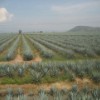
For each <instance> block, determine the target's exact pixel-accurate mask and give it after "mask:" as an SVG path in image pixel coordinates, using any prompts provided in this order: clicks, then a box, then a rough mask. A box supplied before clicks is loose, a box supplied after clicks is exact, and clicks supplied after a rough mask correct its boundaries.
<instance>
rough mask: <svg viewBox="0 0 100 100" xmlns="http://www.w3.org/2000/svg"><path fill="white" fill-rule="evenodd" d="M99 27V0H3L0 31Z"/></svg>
mask: <svg viewBox="0 0 100 100" xmlns="http://www.w3.org/2000/svg"><path fill="white" fill-rule="evenodd" d="M77 25H85V26H94V27H96V26H98V27H100V0H0V33H1V32H17V31H18V30H19V29H22V30H23V31H25V32H31V31H40V30H42V31H67V30H69V29H70V28H72V27H74V26H77Z"/></svg>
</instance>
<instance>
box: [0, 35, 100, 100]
mask: <svg viewBox="0 0 100 100" xmlns="http://www.w3.org/2000/svg"><path fill="white" fill-rule="evenodd" d="M0 100H100V35H64V34H0Z"/></svg>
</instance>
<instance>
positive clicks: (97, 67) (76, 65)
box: [0, 60, 100, 83]
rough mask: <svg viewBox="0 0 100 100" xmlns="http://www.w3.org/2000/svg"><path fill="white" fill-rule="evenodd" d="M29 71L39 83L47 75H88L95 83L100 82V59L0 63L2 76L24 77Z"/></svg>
mask: <svg viewBox="0 0 100 100" xmlns="http://www.w3.org/2000/svg"><path fill="white" fill-rule="evenodd" d="M26 72H29V74H30V77H31V79H32V81H33V83H39V82H41V80H42V79H43V78H45V77H46V76H48V77H51V78H57V77H62V76H64V77H65V79H66V80H67V79H69V80H70V81H74V80H75V78H76V77H80V78H84V77H87V78H89V79H91V80H93V81H94V82H95V83H100V61H96V60H89V61H87V60H86V61H82V62H81V61H79V62H68V61H64V62H62V61H61V62H59V61H58V62H53V61H51V62H41V63H35V62H33V63H31V64H28V63H24V64H0V76H8V77H14V76H15V73H16V75H18V76H19V77H24V75H25V73H26Z"/></svg>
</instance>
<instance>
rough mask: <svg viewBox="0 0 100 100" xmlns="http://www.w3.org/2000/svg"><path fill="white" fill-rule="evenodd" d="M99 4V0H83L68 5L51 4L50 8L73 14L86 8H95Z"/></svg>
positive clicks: (57, 11)
mask: <svg viewBox="0 0 100 100" xmlns="http://www.w3.org/2000/svg"><path fill="white" fill-rule="evenodd" d="M99 6H100V1H92V2H84V3H78V4H70V5H67V4H66V5H65V4H64V5H53V6H52V7H51V10H52V11H53V12H56V13H60V14H75V13H79V12H82V11H86V10H88V9H95V8H96V7H99Z"/></svg>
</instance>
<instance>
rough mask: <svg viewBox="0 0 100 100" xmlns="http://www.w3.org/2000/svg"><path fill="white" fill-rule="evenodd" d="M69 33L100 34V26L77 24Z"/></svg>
mask: <svg viewBox="0 0 100 100" xmlns="http://www.w3.org/2000/svg"><path fill="white" fill-rule="evenodd" d="M67 33H68V34H72V35H100V27H90V26H76V27H74V28H72V29H71V30H69V31H68V32H67Z"/></svg>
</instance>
